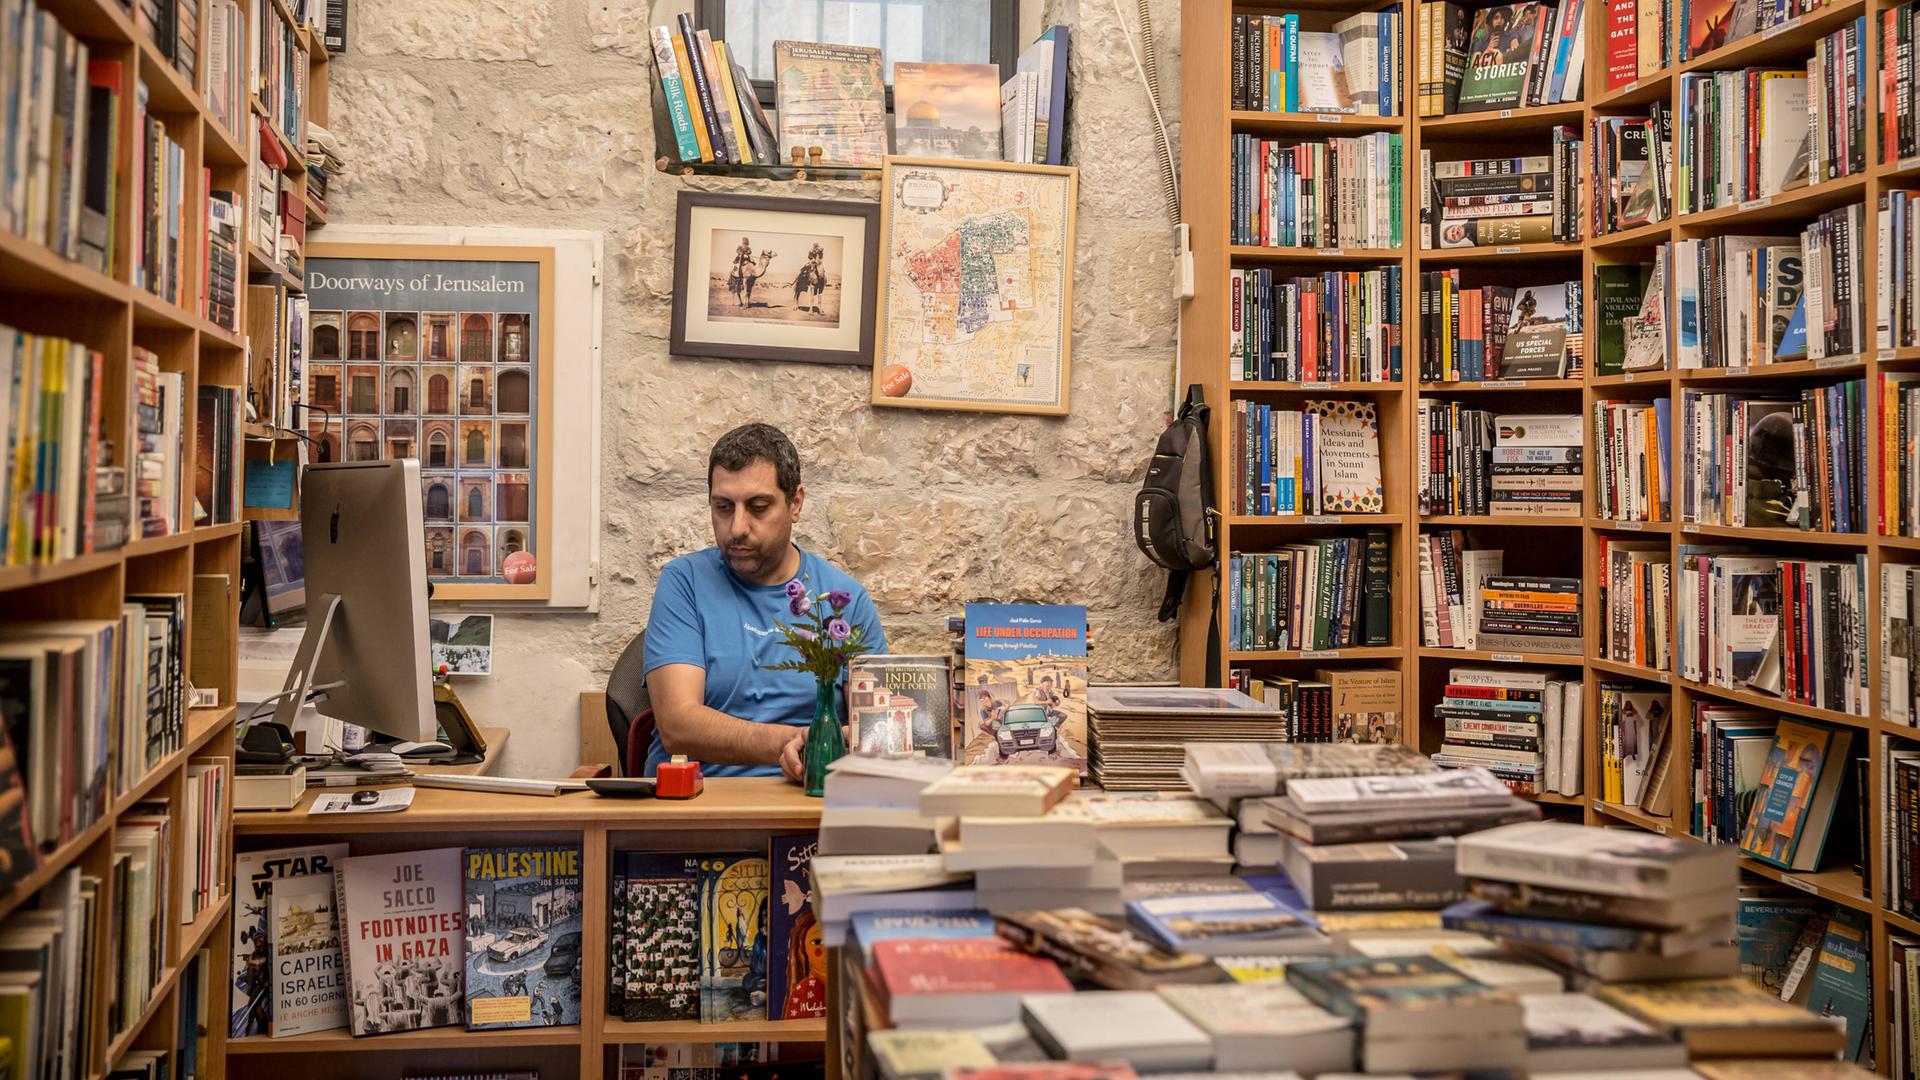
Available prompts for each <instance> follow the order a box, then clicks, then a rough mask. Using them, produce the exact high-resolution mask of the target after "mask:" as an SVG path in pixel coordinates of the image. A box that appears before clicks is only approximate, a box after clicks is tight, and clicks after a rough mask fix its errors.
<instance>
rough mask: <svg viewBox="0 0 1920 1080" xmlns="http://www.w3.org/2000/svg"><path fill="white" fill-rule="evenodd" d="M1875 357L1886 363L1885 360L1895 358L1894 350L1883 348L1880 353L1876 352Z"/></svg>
mask: <svg viewBox="0 0 1920 1080" xmlns="http://www.w3.org/2000/svg"><path fill="white" fill-rule="evenodd" d="M1874 359H1875V360H1879V361H1881V362H1883V363H1884V362H1885V361H1888V360H1891V359H1893V350H1892V349H1881V350H1880V351H1879V352H1878V353H1876V354H1875V355H1874Z"/></svg>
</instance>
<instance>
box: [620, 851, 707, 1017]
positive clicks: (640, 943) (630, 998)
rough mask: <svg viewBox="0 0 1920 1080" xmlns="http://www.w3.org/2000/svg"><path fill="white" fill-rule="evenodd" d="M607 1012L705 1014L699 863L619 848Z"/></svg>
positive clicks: (689, 857)
mask: <svg viewBox="0 0 1920 1080" xmlns="http://www.w3.org/2000/svg"><path fill="white" fill-rule="evenodd" d="M612 866H613V873H612V877H611V885H612V888H613V897H612V904H611V909H612V917H611V920H610V925H609V928H608V940H609V942H610V945H611V947H610V949H609V950H608V954H607V956H608V964H609V967H610V972H609V978H610V982H609V984H608V985H609V987H610V989H609V991H608V994H607V1011H608V1012H609V1013H612V1014H614V1015H616V1016H619V1017H621V1018H622V1019H624V1020H629V1021H635V1020H640V1021H649V1020H698V1019H700V1004H701V990H700V959H699V957H700V947H701V935H700V929H701V924H700V862H699V856H697V855H694V854H690V853H682V852H651V851H646V852H641V851H625V852H615V853H614V855H613V859H612Z"/></svg>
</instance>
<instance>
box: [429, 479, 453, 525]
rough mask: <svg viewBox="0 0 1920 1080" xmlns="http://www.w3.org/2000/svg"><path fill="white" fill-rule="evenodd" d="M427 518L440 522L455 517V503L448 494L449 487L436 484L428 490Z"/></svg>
mask: <svg viewBox="0 0 1920 1080" xmlns="http://www.w3.org/2000/svg"><path fill="white" fill-rule="evenodd" d="M427 516H428V517H430V518H433V519H435V520H438V521H445V520H446V519H447V518H450V517H452V516H453V503H452V500H451V497H450V496H449V495H448V494H447V485H445V484H434V485H433V486H432V487H429V488H428V489H427Z"/></svg>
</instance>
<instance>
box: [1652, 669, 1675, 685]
mask: <svg viewBox="0 0 1920 1080" xmlns="http://www.w3.org/2000/svg"><path fill="white" fill-rule="evenodd" d="M1653 681H1654V682H1661V683H1671V682H1672V681H1673V676H1671V675H1669V674H1667V673H1666V672H1664V671H1656V672H1654V673H1653Z"/></svg>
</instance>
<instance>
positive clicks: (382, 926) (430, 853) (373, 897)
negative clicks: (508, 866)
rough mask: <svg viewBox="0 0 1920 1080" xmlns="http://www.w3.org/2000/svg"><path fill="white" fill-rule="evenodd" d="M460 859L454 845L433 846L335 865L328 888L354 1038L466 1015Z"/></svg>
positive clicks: (455, 1021) (445, 1023)
mask: <svg viewBox="0 0 1920 1080" xmlns="http://www.w3.org/2000/svg"><path fill="white" fill-rule="evenodd" d="M461 855H462V851H461V849H460V848H433V849H430V850H426V851H398V852H392V853H390V854H386V855H355V856H350V857H348V858H345V859H341V860H340V861H339V863H338V868H337V869H336V870H335V871H334V888H335V889H336V890H337V892H338V896H339V909H340V926H341V938H342V951H343V952H344V953H345V955H346V961H347V1014H348V1019H349V1026H351V1027H352V1029H353V1033H354V1034H355V1035H356V1036H358V1035H379V1034H384V1033H387V1032H394V1031H415V1030H418V1029H420V1028H430V1027H446V1026H448V1025H450V1024H458V1023H460V1022H461V1021H462V1019H463V1018H464V1015H465V1009H464V1007H463V1006H462V997H463V996H464V995H463V994H462V986H463V981H462V976H463V975H464V974H465V967H466V965H465V956H464V954H465V953H466V948H467V939H466V920H465V915H464V912H463V911H462V910H461V889H460V879H461V865H460V863H461Z"/></svg>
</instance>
